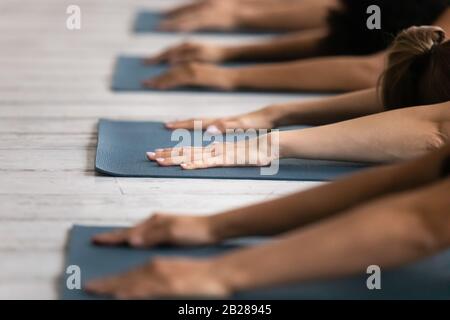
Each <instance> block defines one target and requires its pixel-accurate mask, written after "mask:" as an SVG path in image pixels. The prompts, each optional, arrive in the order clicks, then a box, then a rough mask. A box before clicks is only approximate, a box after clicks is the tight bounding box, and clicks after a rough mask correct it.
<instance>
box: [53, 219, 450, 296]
mask: <svg viewBox="0 0 450 320" xmlns="http://www.w3.org/2000/svg"><path fill="white" fill-rule="evenodd" d="M115 228H117V227H92V226H77V225H75V226H74V227H73V228H72V229H71V230H70V234H69V239H68V246H67V251H66V255H65V261H64V271H63V276H62V277H61V283H60V298H61V299H66V300H80V299H106V298H107V297H99V296H92V295H89V294H87V293H85V292H83V291H81V290H76V289H75V290H69V289H67V287H66V281H67V278H68V276H69V275H67V274H66V273H65V270H66V268H67V266H69V265H78V266H79V267H80V269H81V280H82V284H84V283H85V282H86V281H88V280H91V279H95V278H98V277H103V276H107V275H112V274H117V273H119V272H124V271H127V270H129V269H130V268H133V267H136V266H139V265H141V264H142V263H145V262H147V261H149V260H150V259H151V257H155V256H172V257H174V256H188V257H189V256H190V257H206V256H211V255H215V254H221V253H225V252H227V251H228V250H231V249H236V248H240V247H244V246H247V245H258V244H259V243H261V242H259V241H260V240H259V239H237V240H235V241H231V242H228V243H227V244H224V245H217V246H208V247H193V248H192V247H191V248H179V247H156V248H152V249H134V248H130V247H125V246H122V247H99V246H94V245H92V244H91V242H90V238H91V237H92V235H94V234H97V233H101V232H105V231H111V230H113V229H115ZM263 241H264V240H263ZM368 276H369V275H367V274H362V275H357V276H353V277H346V278H341V279H337V280H327V281H314V282H304V283H298V284H291V285H288V286H280V287H276V288H271V289H260V290H255V291H248V292H241V293H238V294H236V295H234V296H233V297H231V299H236V300H249V299H251V300H258V299H259V300H264V299H271V300H300V299H303V300H310V299H319V300H340V299H346V300H378V299H386V300H406V299H410V300H414V299H433V300H448V299H450V290H449V288H450V251H446V252H443V253H441V254H439V255H435V256H433V257H430V258H428V259H425V260H422V261H420V262H417V263H414V264H410V265H408V266H405V267H402V268H397V269H394V270H382V273H381V288H382V289H381V290H368V289H367V286H366V281H367V278H368Z"/></svg>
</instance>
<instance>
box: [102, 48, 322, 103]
mask: <svg viewBox="0 0 450 320" xmlns="http://www.w3.org/2000/svg"><path fill="white" fill-rule="evenodd" d="M143 59H144V58H143V57H142V56H137V55H123V54H122V55H118V56H117V58H116V61H115V63H114V67H113V68H114V71H113V74H112V77H111V84H110V89H111V90H112V91H114V92H118V93H123V92H141V93H149V92H169V93H174V92H188V93H189V92H193V93H222V94H252V93H253V94H254V93H257V94H284V95H294V96H299V95H302V96H306V95H311V94H313V93H312V92H301V93H300V92H299V91H292V90H262V89H260V90H258V89H237V90H231V91H229V90H220V89H217V88H212V87H195V86H181V87H178V88H172V89H168V90H160V89H154V88H146V87H143V86H142V81H143V80H148V79H152V78H155V77H157V76H158V75H160V74H162V73H163V72H164V71H166V70H167V69H168V68H169V65H168V64H155V65H145V64H144V63H143ZM253 64H255V63H225V64H223V66H224V67H228V68H233V67H239V66H249V65H253ZM258 64H259V65H261V64H263V63H258ZM320 94H324V93H317V94H314V95H315V96H317V95H320Z"/></svg>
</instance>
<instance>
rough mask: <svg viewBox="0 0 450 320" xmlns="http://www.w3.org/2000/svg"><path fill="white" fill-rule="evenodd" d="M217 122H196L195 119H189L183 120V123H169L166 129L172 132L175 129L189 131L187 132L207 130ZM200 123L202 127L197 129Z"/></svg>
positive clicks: (208, 120)
mask: <svg viewBox="0 0 450 320" xmlns="http://www.w3.org/2000/svg"><path fill="white" fill-rule="evenodd" d="M214 121H216V120H215V119H201V120H195V119H189V120H182V121H173V122H167V123H166V127H167V128H168V129H171V130H175V129H187V130H194V129H199V128H201V129H206V128H208V127H209V126H210V125H211V124H213V123H214ZM196 123H198V124H200V125H201V127H199V128H197V127H195V124H196Z"/></svg>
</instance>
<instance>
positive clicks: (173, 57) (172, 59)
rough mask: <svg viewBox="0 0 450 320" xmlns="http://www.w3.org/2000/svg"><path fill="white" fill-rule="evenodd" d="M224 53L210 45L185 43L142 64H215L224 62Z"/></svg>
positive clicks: (218, 47)
mask: <svg viewBox="0 0 450 320" xmlns="http://www.w3.org/2000/svg"><path fill="white" fill-rule="evenodd" d="M225 51H226V50H225V48H223V47H220V46H215V45H212V44H203V43H196V42H186V43H183V44H180V45H177V46H175V47H172V48H169V49H167V50H165V51H163V52H162V53H160V54H158V55H156V56H154V57H150V58H147V59H144V63H145V64H158V63H170V64H179V63H186V62H193V61H194V62H195V61H196V62H213V63H217V62H222V61H225V60H226V56H225Z"/></svg>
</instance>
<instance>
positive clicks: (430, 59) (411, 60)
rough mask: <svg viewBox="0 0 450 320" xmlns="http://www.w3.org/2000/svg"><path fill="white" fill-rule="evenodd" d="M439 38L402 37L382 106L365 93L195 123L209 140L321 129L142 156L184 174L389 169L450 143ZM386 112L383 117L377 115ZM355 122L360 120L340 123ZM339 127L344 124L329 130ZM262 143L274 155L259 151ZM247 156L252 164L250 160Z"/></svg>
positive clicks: (432, 30) (434, 33)
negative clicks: (378, 165) (307, 164)
mask: <svg viewBox="0 0 450 320" xmlns="http://www.w3.org/2000/svg"><path fill="white" fill-rule="evenodd" d="M443 39H444V34H443V31H442V30H441V29H439V28H437V27H413V28H410V29H408V30H406V31H404V32H402V33H401V34H400V35H399V36H398V37H397V40H396V42H395V43H394V46H393V48H392V51H391V54H390V56H389V65H388V68H387V70H386V73H385V74H384V76H383V79H382V85H381V87H382V89H381V95H382V99H378V94H377V89H371V90H365V91H362V92H357V93H352V94H347V95H343V96H338V97H331V98H328V99H325V100H323V101H312V102H306V103H304V104H300V105H296V104H288V105H284V106H281V107H270V108H267V109H264V110H262V111H257V112H253V113H250V114H246V115H243V116H240V117H232V118H225V119H219V120H215V119H205V120H203V121H202V124H203V126H204V128H205V129H208V130H209V131H210V132H211V133H219V132H218V131H222V132H223V131H224V130H225V129H229V128H231V129H246V128H264V129H270V128H273V127H275V126H281V125H292V124H308V125H322V124H327V125H324V126H318V127H313V128H308V129H303V130H291V131H283V132H272V133H269V134H268V135H263V136H261V137H259V138H255V139H257V140H256V142H255V143H253V144H249V142H248V141H242V142H237V143H218V144H213V145H210V146H207V147H205V148H181V149H180V148H168V149H159V150H155V151H154V152H149V153H148V154H147V156H148V158H149V159H150V160H152V161H157V163H158V164H159V165H161V166H172V165H181V167H182V168H184V169H200V168H209V167H221V166H243V165H249V166H265V165H269V164H270V163H271V162H272V161H274V160H276V159H279V158H305V159H323V160H347V161H367V162H390V161H397V160H400V159H409V158H412V157H415V156H417V155H420V154H422V153H424V152H426V151H427V150H429V149H432V148H436V147H440V146H442V144H443V143H445V142H446V141H447V140H448V139H450V90H449V88H450V69H449V66H450V64H449V57H450V54H449V53H450V42H448V41H447V42H445V43H442V41H443ZM410 106H416V107H410ZM405 107H409V108H405ZM385 110H389V111H388V112H382V111H385ZM354 117H360V118H356V119H351V120H346V119H349V118H354ZM340 120H346V121H342V122H337V123H332V122H336V121H340ZM329 123H332V124H329ZM400 124H401V125H400ZM193 125H194V121H192V120H189V121H181V122H176V123H169V124H168V125H167V126H168V127H169V128H171V129H176V128H188V129H190V128H192V127H193ZM267 144H268V145H269V147H268V148H272V151H273V150H275V152H267V149H268V148H259V146H261V145H263V146H264V145H267ZM277 146H278V149H277ZM250 157H251V158H252V159H253V160H254V161H249V158H250ZM241 158H242V159H241Z"/></svg>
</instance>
